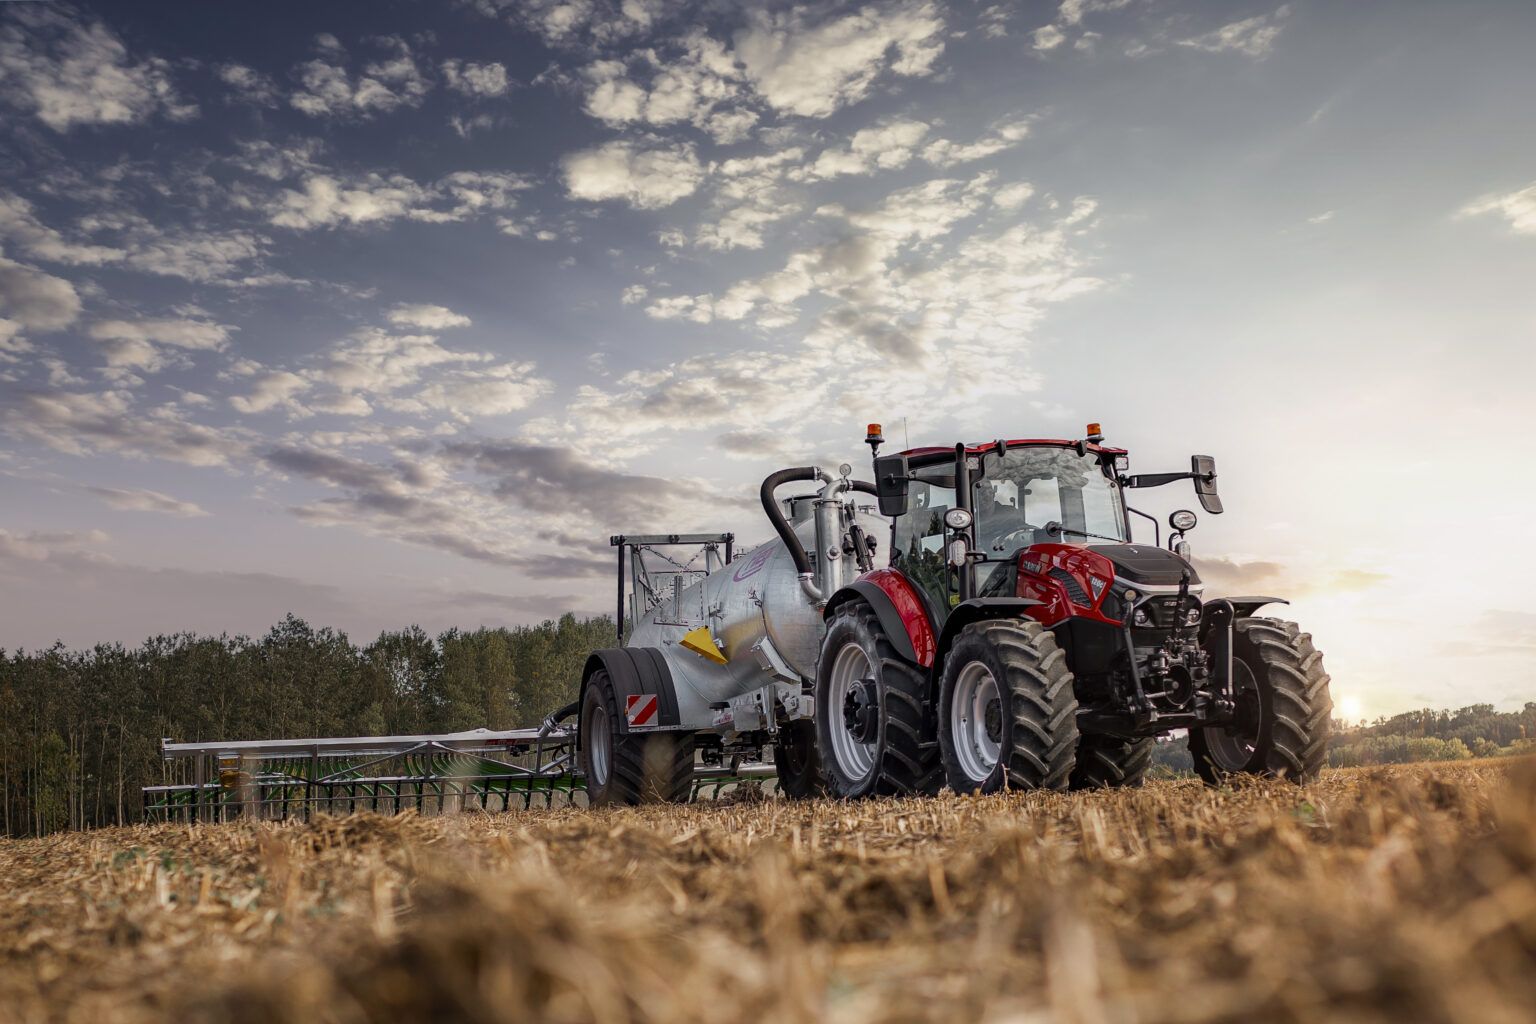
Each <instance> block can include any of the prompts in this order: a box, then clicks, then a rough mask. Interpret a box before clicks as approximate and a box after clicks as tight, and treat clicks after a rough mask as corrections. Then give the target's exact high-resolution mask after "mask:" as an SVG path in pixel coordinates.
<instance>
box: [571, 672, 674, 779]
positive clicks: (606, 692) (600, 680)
mask: <svg viewBox="0 0 1536 1024" xmlns="http://www.w3.org/2000/svg"><path fill="white" fill-rule="evenodd" d="M619 716H620V711H619V701H618V695H617V692H616V691H615V690H614V686H613V680H611V679H609V678H608V673H607V672H605V671H597V672H594V673H592V678H591V679H589V680H588V681H587V691H586V693H585V694H584V695H583V697H582V701H581V769H582V773H583V774H584V775H585V776H586V781H587V802H588V803H589V804H591V805H592V806H593V807H606V806H611V805H627V806H633V805H635V804H644V803H685V802H686V801H687V800H688V797H689V796H690V794H691V792H692V789H693V734H692V733H687V732H653V733H625V732H622V731H621V719H620V717H619Z"/></svg>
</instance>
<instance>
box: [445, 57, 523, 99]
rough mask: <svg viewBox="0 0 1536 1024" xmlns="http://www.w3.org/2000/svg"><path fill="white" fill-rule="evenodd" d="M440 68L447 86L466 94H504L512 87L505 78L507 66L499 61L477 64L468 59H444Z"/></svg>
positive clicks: (481, 95)
mask: <svg viewBox="0 0 1536 1024" xmlns="http://www.w3.org/2000/svg"><path fill="white" fill-rule="evenodd" d="M442 68H443V79H444V80H445V81H446V82H447V83H448V88H450V89H452V90H453V91H454V92H460V93H463V94H464V95H466V96H479V97H493V96H505V95H506V93H507V90H508V89H510V88H511V87H512V82H511V80H510V79H509V78H507V67H506V65H505V64H502V63H500V62H499V61H488V62H486V63H484V64H479V63H476V62H475V61H470V60H456V59H455V60H445V61H443V65H442Z"/></svg>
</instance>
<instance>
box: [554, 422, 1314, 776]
mask: <svg viewBox="0 0 1536 1024" xmlns="http://www.w3.org/2000/svg"><path fill="white" fill-rule="evenodd" d="M866 441H867V443H868V444H869V445H870V449H871V452H872V455H873V476H874V480H873V481H872V482H865V481H861V480H855V479H853V478H852V470H851V468H850V467H849V466H846V465H845V466H843V467H842V468H841V470H840V472H839V474H838V475H836V476H829V475H827V474H826V473H824V472H823V471H822V470H820V469H817V468H812V467H806V468H802V469H786V470H781V471H779V472H777V473H774V474H772V475H771V476H769V477H768V478H767V479H766V480H764V481H763V485H762V489H761V498H762V506H763V511H764V513H765V514H766V515H767V517H768V519H769V521H770V523H771V524H772V525H773V528H774V531H775V533H776V534H777V537H776V538H775V539H773V540H770V541H769V542H767V543H765V544H762V545H760V546H759V547H757V548H754V549H752V550H751V551H747V552H743V553H741V554H740V555H738V556H735V557H732V552H731V551H730V538H729V537H728V536H726V535H721V536H720V537H719V538H710V537H699V536H693V537H685V536H680V535H669V536H659V537H658V536H647V537H614V538H612V543H613V545H614V546H615V547H617V548H618V550H619V560H618V565H619V587H618V593H619V609H618V612H619V614H618V621H619V622H620V623H623V622H624V621H625V618H626V613H628V618H629V620H630V622H631V623H632V630H631V631H630V633H629V635H628V637H627V638H625V637H624V636H623V627H622V626H621V627H620V640H621V646H618V647H614V648H611V649H607V650H600V651H597V652H595V653H593V654H592V656H591V657H590V659H589V660H588V662H587V664H586V667H585V670H584V672H583V674H582V679H581V691H580V698H579V700H578V701H577V703H576V705H575V706H574V708H573V709H572V710H573V711H574V713H577V714H578V716H579V717H578V723H579V724H578V730H577V733H578V749H579V756H580V764H581V768H582V770H583V774H584V776H585V782H586V788H587V792H588V794H589V797H590V799H591V800H592V802H593V803H598V804H603V803H638V802H641V801H647V800H681V799H685V798H686V797H687V796H688V794H689V791H690V786H691V784H692V781H693V777H694V774H695V772H696V770H700V769H708V768H710V767H712V766H713V767H719V766H723V765H728V764H735V763H739V762H740V761H741V760H742V759H744V758H745V759H748V760H751V759H753V758H757V759H764V758H765V757H766V755H767V752H768V751H770V750H771V752H772V759H773V762H774V765H775V768H776V770H777V773H778V776H779V785H780V789H781V790H782V791H783V792H784V793H785V794H787V795H789V796H811V795H816V794H823V793H825V794H830V795H832V796H836V797H841V798H845V799H848V798H856V797H864V796H871V795H887V794H904V793H931V792H935V791H937V790H938V789H939V788H941V787H942V786H944V785H946V784H947V785H948V786H949V787H950V788H951V789H954V790H956V791H958V792H966V793H969V792H978V791H979V792H991V791H994V790H997V789H999V788H1002V787H1004V786H1008V787H1012V788H1018V789H1037V788H1043V789H1062V788H1067V787H1090V786H1125V785H1134V784H1137V783H1139V782H1140V781H1141V779H1142V777H1143V775H1144V774H1145V772H1146V769H1147V766H1148V763H1149V761H1150V757H1151V745H1152V743H1153V742H1154V741H1155V739H1156V737H1158V736H1160V735H1164V734H1166V733H1168V732H1170V731H1172V730H1175V729H1187V730H1188V731H1189V745H1190V750H1191V752H1192V753H1193V755H1194V761H1195V767H1196V770H1197V772H1198V773H1199V774H1200V775H1201V777H1202V778H1204V779H1205V780H1206V781H1208V782H1212V783H1215V782H1219V781H1220V780H1221V779H1223V778H1225V777H1227V776H1230V775H1233V774H1237V773H1256V774H1261V775H1270V776H1278V777H1283V778H1288V779H1292V780H1295V781H1298V782H1299V781H1304V780H1306V779H1309V778H1311V777H1312V776H1314V775H1315V774H1316V773H1317V771H1318V769H1319V768H1320V767H1321V766H1322V764H1323V760H1324V753H1325V749H1324V748H1325V745H1326V741H1327V730H1328V720H1329V712H1330V710H1331V707H1332V705H1331V703H1330V701H1329V696H1328V676H1327V674H1326V673H1325V672H1324V671H1323V664H1322V656H1321V655H1320V654H1319V653H1318V652H1317V651H1316V650H1315V649H1314V648H1313V645H1312V640H1311V637H1310V636H1309V635H1308V634H1306V633H1303V632H1301V630H1300V629H1299V628H1298V627H1297V626H1296V625H1295V624H1294V623H1291V622H1287V621H1284V620H1281V619H1277V618H1271V617H1261V616H1258V615H1256V613H1257V612H1258V611H1259V610H1260V609H1261V608H1263V607H1264V606H1266V605H1273V604H1283V603H1285V601H1284V599H1283V598H1279V597H1268V596H1229V597H1212V598H1207V597H1206V595H1205V585H1204V583H1203V582H1202V580H1201V579H1200V576H1199V574H1198V573H1197V572H1196V570H1195V567H1194V566H1193V565H1192V564H1191V562H1190V560H1189V545H1188V541H1187V539H1186V537H1187V534H1188V532H1189V531H1190V530H1191V529H1192V528H1193V527H1194V526H1195V524H1196V515H1195V513H1194V512H1192V511H1188V510H1180V511H1178V512H1175V513H1173V515H1172V516H1171V517H1170V518H1169V526H1170V531H1171V532H1170V536H1169V540H1168V545H1167V546H1166V547H1164V546H1163V544H1162V539H1161V536H1160V533H1161V531H1160V524H1158V523H1157V521H1156V520H1155V519H1154V520H1153V525H1154V530H1155V531H1156V532H1155V533H1154V537H1155V542H1154V543H1153V544H1151V545H1146V544H1137V543H1133V542H1132V540H1131V522H1130V517H1131V516H1132V515H1144V513H1141V512H1138V511H1137V510H1135V509H1133V508H1131V507H1130V506H1129V505H1128V504H1127V501H1126V495H1127V492H1128V491H1130V490H1134V489H1138V488H1146V487H1158V486H1163V485H1166V484H1169V483H1173V482H1175V481H1182V480H1188V481H1191V482H1192V483H1193V485H1194V490H1195V493H1196V496H1197V497H1198V499H1199V501H1200V503H1201V505H1202V507H1203V508H1204V509H1205V510H1206V511H1207V512H1209V513H1211V514H1219V513H1220V512H1221V511H1222V505H1221V499H1220V497H1219V496H1218V493H1217V487H1216V470H1215V462H1214V460H1213V459H1211V458H1209V457H1208V456H1200V455H1197V456H1194V457H1193V458H1192V459H1191V465H1190V470H1189V471H1188V472H1178V473H1156V474H1142V475H1128V474H1127V472H1126V471H1127V470H1128V468H1129V457H1128V453H1127V452H1126V451H1125V450H1124V449H1121V448H1112V447H1107V446H1106V445H1105V444H1104V443H1103V436H1102V434H1101V432H1100V430H1099V428H1098V425H1097V424H1090V425H1089V427H1088V430H1087V432H1086V435H1085V437H1083V438H1081V439H1078V440H1042V439H1032V440H1011V441H1003V440H999V441H995V442H991V443H986V444H957V445H955V446H954V447H952V448H951V447H938V448H917V449H913V450H911V451H906V452H902V453H900V454H897V455H888V456H881V455H880V454H879V450H880V447H881V446H882V445H883V443H884V439H883V437H882V436H881V432H880V428H879V426H878V425H877V424H876V425H871V427H870V429H869V432H868V436H867V437H866ZM790 484H796V485H799V486H800V487H802V488H812V487H814V488H815V490H814V491H811V492H809V493H798V494H794V495H790V496H788V497H781V496H780V490H781V489H782V488H785V487H787V486H788V485H790ZM1147 518H1151V517H1147ZM716 541H723V542H724V544H725V553H724V556H723V557H721V555H720V553H719V547H718V544H717V543H716ZM686 543H702V544H703V545H704V547H705V549H706V557H705V563H706V564H705V568H704V571H703V573H702V575H701V576H699V577H698V578H697V579H695V580H694V581H693V582H691V583H686V585H685V577H684V575H683V574H674V575H672V576H671V579H672V582H673V586H672V588H671V590H670V591H667V590H666V589H665V588H657V587H655V586H653V585H652V583H651V577H650V574H649V572H648V571H646V570H645V569H644V567H643V565H642V559H641V557H640V555H641V552H643V551H646V550H652V551H654V550H655V549H656V548H657V547H658V546H664V545H669V544H686ZM626 552H628V555H629V563H630V569H631V571H632V574H633V579H632V581H631V582H632V586H630V587H628V588H626V583H625V574H626ZM626 593H628V594H629V598H630V599H629V603H628V607H627V608H626V606H625V595H626Z"/></svg>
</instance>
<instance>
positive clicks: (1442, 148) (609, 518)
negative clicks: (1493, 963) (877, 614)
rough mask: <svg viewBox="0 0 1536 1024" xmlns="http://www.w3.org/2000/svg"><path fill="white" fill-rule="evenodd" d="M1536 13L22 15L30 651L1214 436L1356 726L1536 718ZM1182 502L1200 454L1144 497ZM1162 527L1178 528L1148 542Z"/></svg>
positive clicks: (1405, 7) (319, 9) (896, 5)
mask: <svg viewBox="0 0 1536 1024" xmlns="http://www.w3.org/2000/svg"><path fill="white" fill-rule="evenodd" d="M1533 49H1536V5H1532V4H1529V3H1523V2H1508V3H1493V2H1489V3H1475V2H1473V3H1464V4H1454V5H1452V4H1444V3H1438V2H1421V3H1413V2H1390V3H1389V2H1358V3H1350V4H1339V3H1329V2H1322V0H1317V2H1311V0H1292V2H1289V3H1284V4H1275V3H1273V2H1262V3H1251V2H1243V0H1237V2H1203V3H1202V2H1175V0H1062V2H1060V3H1020V4H1006V3H999V4H989V3H963V2H955V3H950V4H941V3H936V2H924V0H891V2H869V3H812V4H794V5H788V4H755V5H742V4H735V3H720V2H706V3H702V4H700V3H681V2H673V0H524V2H514V0H460V2H456V3H449V2H442V3H428V2H424V0H423V2H409V0H381V2H377V3H370V4H366V5H364V4H351V5H329V4H314V3H307V4H292V3H283V2H269V3H264V4H260V5H257V4H242V5H230V4H200V3H191V2H181V3H163V4H156V5H142V4H100V5H85V4H67V3H62V2H18V3H3V4H0V647H4V648H10V649H13V650H14V649H17V648H28V649H30V648H36V647H39V646H43V645H46V644H49V643H51V642H53V641H54V640H56V639H57V640H62V641H63V642H65V643H66V644H69V645H72V646H83V645H89V644H92V643H95V642H99V641H101V642H111V641H121V642H125V643H130V644H132V643H136V642H138V641H140V640H142V639H143V638H144V637H146V636H148V635H151V634H156V633H165V632H174V631H181V630H195V631H200V632H210V633H220V632H228V633H231V634H236V633H247V634H256V633H260V632H262V631H264V630H265V629H266V627H267V626H269V625H270V624H271V623H273V622H275V621H276V620H277V619H279V618H280V617H281V616H282V615H284V614H286V613H288V612H293V613H295V614H298V615H301V616H304V617H306V618H308V619H310V620H311V621H313V622H315V623H317V624H324V625H331V626H334V627H337V628H340V629H343V630H345V631H347V632H348V633H349V635H351V636H352V637H353V639H354V640H357V641H360V642H366V641H367V640H369V639H371V638H372V637H373V636H374V635H376V634H377V633H378V632H379V631H381V630H384V629H393V628H399V627H401V626H404V625H406V624H408V623H412V622H417V623H420V624H421V625H423V626H425V627H427V628H428V629H431V630H439V629H444V628H448V627H450V626H459V627H465V628H473V627H477V626H481V625H503V624H514V623H526V622H537V621H540V620H542V619H545V618H548V617H551V616H555V615H558V614H560V613H561V612H564V611H567V610H571V611H576V612H578V613H584V612H599V611H607V610H608V609H609V606H610V604H611V603H612V597H611V591H612V579H611V572H612V569H611V564H612V562H611V548H610V547H609V545H608V537H609V536H610V535H611V534H614V533H619V532H631V533H633V532H646V531H657V530H664V531H666V532H676V531H691V530H710V531H722V530H731V531H734V532H736V534H737V535H738V537H739V538H740V539H741V542H742V543H751V542H753V541H756V540H759V539H762V538H764V537H766V536H767V535H768V532H769V531H768V527H767V524H766V523H765V522H764V520H763V517H762V513H761V510H760V509H758V507H757V504H756V487H757V484H758V482H759V481H760V480H761V479H762V477H763V476H764V475H765V474H766V473H768V472H770V471H772V470H774V469H778V468H781V467H784V466H788V465H804V464H807V463H816V464H819V465H822V466H826V467H829V468H830V467H835V466H836V465H837V464H838V463H839V462H841V461H844V460H846V461H849V462H852V463H853V464H854V465H855V466H856V467H862V466H865V465H867V461H866V460H867V458H868V453H867V450H866V449H864V448H863V446H862V443H861V442H862V438H863V433H864V425H865V424H866V423H867V422H871V421H877V422H881V423H883V424H885V425H886V431H887V436H888V437H891V438H892V439H893V440H895V441H897V442H898V443H900V442H903V441H905V440H908V439H910V442H911V444H912V445H914V446H916V445H920V444H952V443H954V442H955V441H957V440H970V441H985V440H990V439H993V438H997V437H1035V436H1048V437H1049V436H1059V437H1068V438H1074V437H1078V436H1080V435H1081V434H1082V433H1083V431H1084V424H1086V423H1088V422H1090V421H1095V422H1101V423H1103V425H1104V429H1105V432H1106V434H1107V436H1108V443H1111V444H1117V445H1120V446H1123V447H1126V448H1129V449H1130V450H1131V458H1132V465H1133V471H1144V472H1155V471H1163V470H1178V469H1182V468H1186V467H1187V466H1188V457H1189V455H1190V454H1192V453H1200V454H1209V455H1212V456H1214V457H1215V458H1216V460H1217V465H1218V469H1219V474H1220V484H1221V489H1222V493H1223V497H1224V500H1225V503H1226V513H1225V514H1224V515H1223V516H1221V517H1220V518H1217V517H1214V516H1202V519H1203V521H1202V522H1201V524H1200V525H1199V526H1198V527H1197V528H1196V529H1195V531H1194V532H1193V533H1192V534H1191V535H1190V540H1191V543H1192V545H1193V547H1194V549H1195V553H1196V556H1197V558H1198V559H1199V566H1200V568H1201V570H1202V573H1203V575H1204V577H1205V579H1206V580H1207V583H1208V594H1210V595H1215V594H1219V593H1264V594H1275V595H1280V596H1287V597H1289V598H1291V600H1292V607H1291V608H1290V609H1288V610H1287V612H1286V614H1287V615H1292V616H1294V617H1295V618H1296V619H1297V620H1298V621H1300V622H1301V623H1302V624H1303V626H1304V628H1306V629H1308V630H1310V631H1311V632H1312V633H1313V635H1314V638H1315V640H1316V642H1317V644H1318V646H1319V647H1320V648H1321V649H1322V650H1323V651H1324V652H1325V657H1326V659H1327V665H1328V668H1329V670H1330V672H1331V674H1332V676H1333V679H1334V684H1333V689H1334V695H1335V700H1336V702H1337V703H1338V704H1339V705H1340V707H1341V709H1342V710H1343V712H1344V713H1345V714H1346V715H1347V716H1349V717H1352V718H1354V717H1362V716H1375V715H1378V714H1385V713H1392V712H1396V711H1400V710H1405V709H1408V708H1413V707H1420V706H1437V707H1444V706H1452V707H1454V706H1461V705H1464V704H1469V703H1473V702H1491V703H1495V704H1498V705H1499V706H1501V707H1506V708H1508V707H1518V706H1519V705H1521V704H1523V703H1524V702H1525V701H1527V700H1536V673H1533V671H1532V670H1533V666H1536V608H1533V606H1532V604H1531V603H1530V599H1529V598H1528V596H1527V595H1528V591H1527V585H1528V583H1529V581H1530V580H1531V579H1533V578H1536V556H1533V555H1532V553H1531V552H1532V544H1531V542H1530V541H1529V540H1522V539H1521V538H1522V537H1524V536H1526V535H1527V534H1528V533H1529V532H1530V531H1529V527H1528V525H1527V523H1528V520H1529V518H1530V512H1529V510H1530V507H1531V505H1532V501H1533V498H1536V483H1533V474H1532V473H1531V472H1529V468H1530V467H1531V465H1532V461H1533V460H1532V456H1531V454H1530V452H1529V451H1528V450H1527V445H1526V438H1527V437H1528V436H1529V435H1530V434H1531V433H1532V430H1533V428H1536V412H1533V409H1536V403H1533V401H1532V399H1531V390H1532V383H1533V379H1536V374H1533V371H1536V344H1533V341H1536V131H1533V128H1536V102H1533V100H1536V62H1533V61H1531V59H1530V54H1531V52H1533ZM1134 500H1135V503H1136V504H1137V505H1138V507H1141V508H1144V509H1146V510H1147V511H1149V512H1151V513H1153V514H1155V515H1157V516H1159V517H1166V515H1167V514H1168V512H1170V511H1172V510H1173V509H1175V508H1179V507H1198V506H1196V505H1195V503H1194V497H1193V494H1192V493H1191V492H1190V491H1189V490H1188V489H1187V488H1183V487H1180V486H1171V487H1167V488H1163V489H1161V490H1157V491H1142V492H1135V494H1134ZM1138 539H1150V537H1146V538H1142V537H1140V536H1138Z"/></svg>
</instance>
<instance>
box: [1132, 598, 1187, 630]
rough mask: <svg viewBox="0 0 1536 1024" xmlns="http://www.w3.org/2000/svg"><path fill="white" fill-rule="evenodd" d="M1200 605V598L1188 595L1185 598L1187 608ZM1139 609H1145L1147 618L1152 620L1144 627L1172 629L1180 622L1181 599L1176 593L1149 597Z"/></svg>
mask: <svg viewBox="0 0 1536 1024" xmlns="http://www.w3.org/2000/svg"><path fill="white" fill-rule="evenodd" d="M1199 606H1200V601H1199V599H1198V598H1195V597H1188V598H1186V599H1185V604H1184V607H1185V609H1186V610H1188V609H1189V608H1198V607H1199ZM1139 610H1141V611H1145V612H1146V613H1147V618H1148V619H1150V620H1151V621H1149V622H1148V623H1146V626H1144V627H1143V628H1149V627H1150V628H1154V629H1172V628H1173V627H1174V626H1175V625H1177V624H1178V611H1179V599H1178V597H1177V596H1174V595H1169V596H1167V597H1153V598H1149V599H1148V600H1146V601H1143V602H1142V603H1141V604H1140V605H1139ZM1190 628H1193V627H1190Z"/></svg>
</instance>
